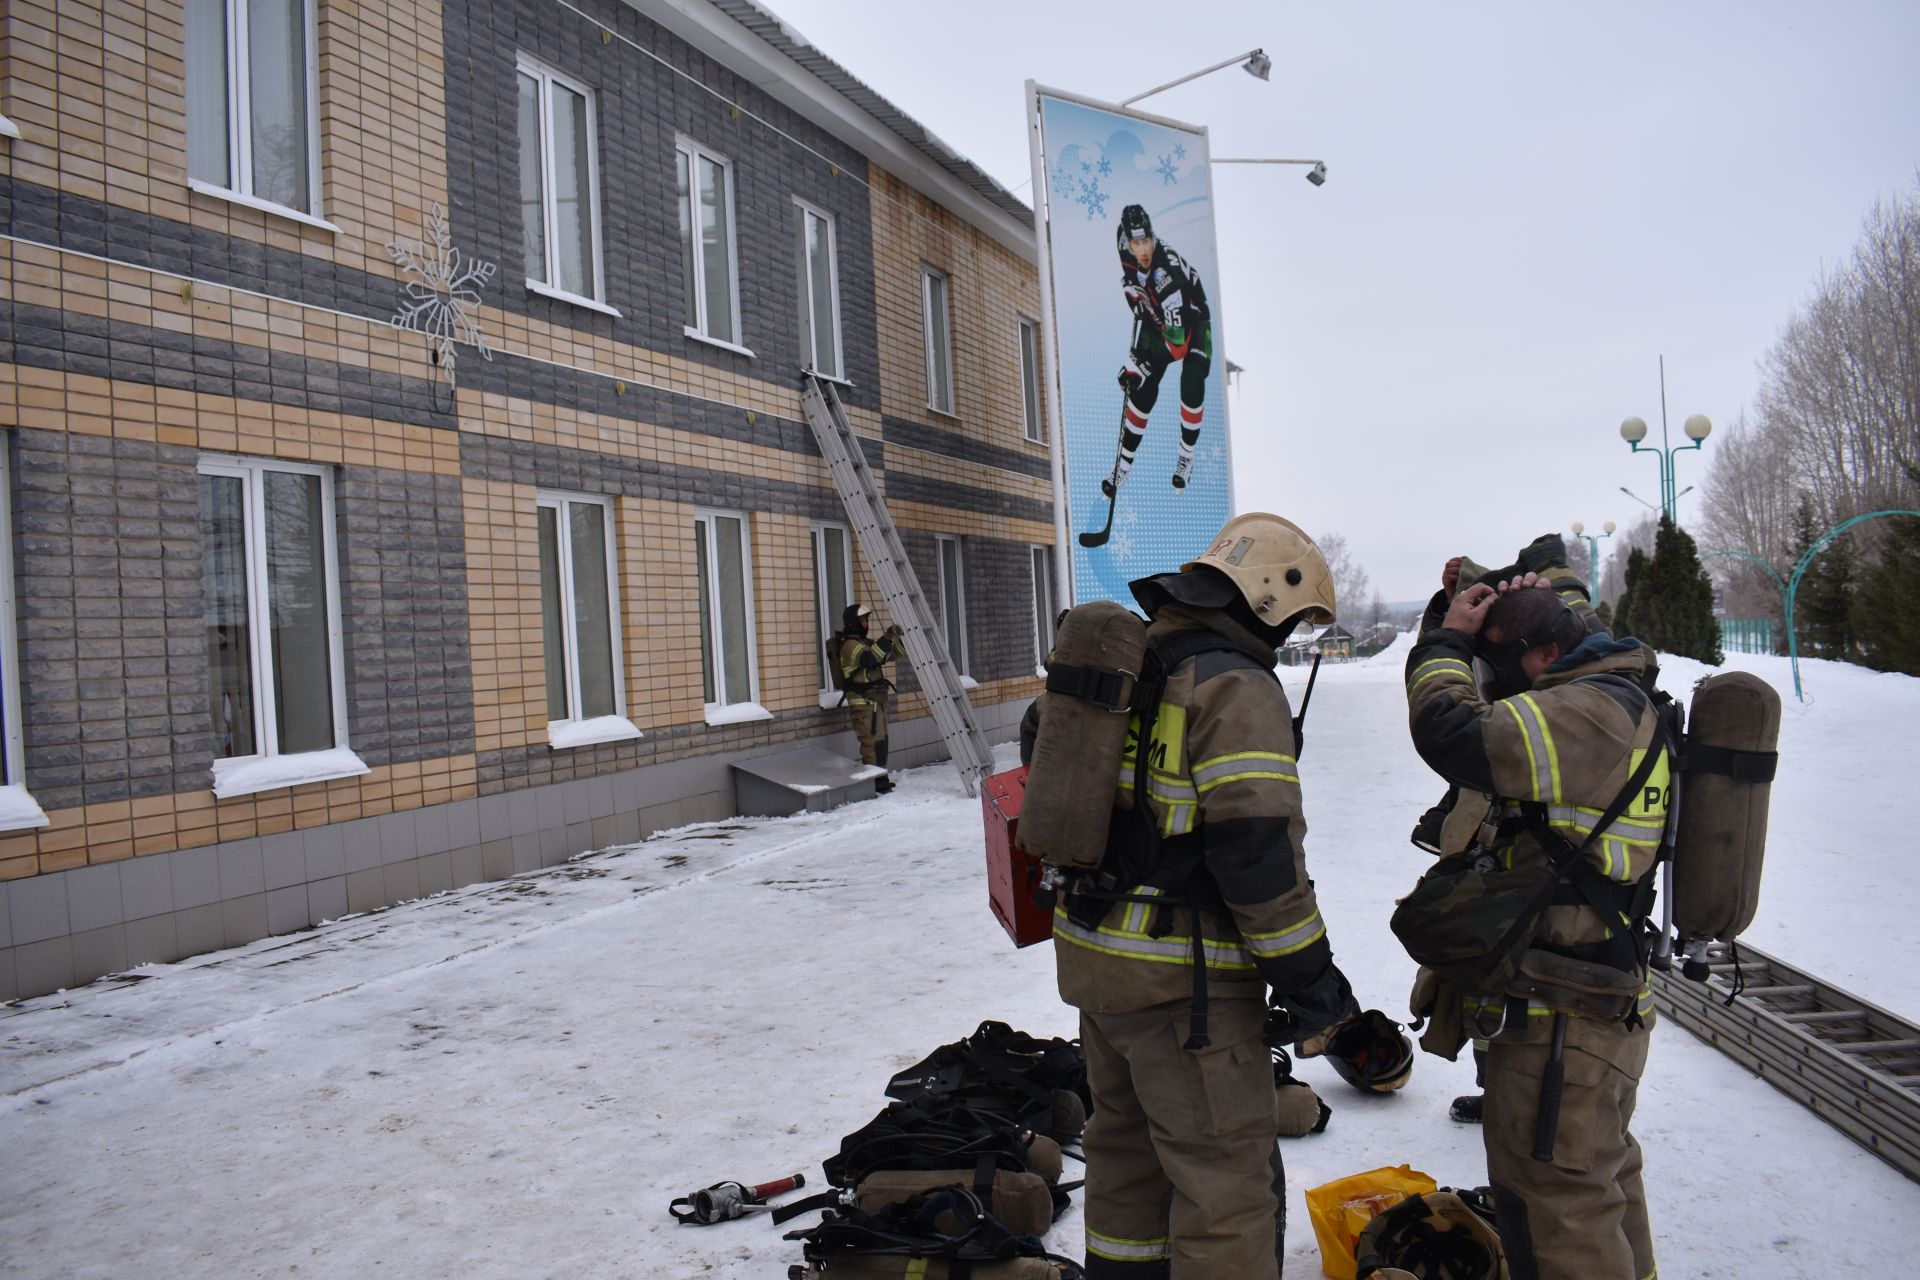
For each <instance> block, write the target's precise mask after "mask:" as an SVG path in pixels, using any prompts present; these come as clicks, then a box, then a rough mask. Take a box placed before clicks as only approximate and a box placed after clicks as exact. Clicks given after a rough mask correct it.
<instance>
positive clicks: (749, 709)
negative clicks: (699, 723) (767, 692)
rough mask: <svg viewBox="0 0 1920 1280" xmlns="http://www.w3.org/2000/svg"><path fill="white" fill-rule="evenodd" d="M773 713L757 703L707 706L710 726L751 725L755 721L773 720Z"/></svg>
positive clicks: (710, 704) (712, 704)
mask: <svg viewBox="0 0 1920 1280" xmlns="http://www.w3.org/2000/svg"><path fill="white" fill-rule="evenodd" d="M771 719H773V712H771V711H769V710H767V709H766V708H765V707H763V706H761V705H760V704H759V703H757V702H735V703H730V704H727V705H722V704H720V703H717V702H709V703H708V704H707V723H708V724H751V723H752V722H753V721H755V720H771Z"/></svg>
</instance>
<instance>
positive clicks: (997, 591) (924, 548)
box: [895, 529, 1034, 692]
mask: <svg viewBox="0 0 1920 1280" xmlns="http://www.w3.org/2000/svg"><path fill="white" fill-rule="evenodd" d="M900 541H901V542H902V543H904V544H905V545H906V548H907V559H908V560H909V561H910V562H912V564H913V572H914V575H915V576H916V577H918V578H919V579H920V589H921V591H923V592H925V593H926V597H927V604H928V605H929V606H931V607H932V608H933V610H934V613H935V615H936V616H937V615H938V614H939V610H940V604H939V601H938V600H937V599H936V598H935V597H936V596H937V594H938V592H939V590H940V562H939V557H938V553H937V552H936V551H935V550H934V535H933V534H931V533H924V532H922V531H920V530H918V529H902V530H901V531H900ZM960 559H961V564H962V567H963V568H964V570H965V573H966V581H965V583H964V586H963V589H964V591H965V592H966V615H967V674H968V675H970V676H972V677H973V678H974V679H975V680H978V681H980V682H981V683H982V684H985V683H987V682H988V681H990V680H1006V679H1011V678H1013V677H1016V676H1031V675H1032V674H1033V669H1034V662H1033V658H1034V654H1033V569H1032V566H1031V564H1030V563H1029V561H1028V559H1027V544H1026V543H1024V542H1008V541H1006V540H1005V539H1002V538H983V537H963V538H961V539H960ZM895 683H896V684H898V685H899V686H900V688H901V690H902V691H903V692H907V691H913V690H917V689H919V687H920V683H919V681H918V680H917V679H916V678H915V677H914V675H913V664H912V663H911V662H908V661H907V660H905V659H904V658H903V659H902V660H901V662H900V675H899V676H897V677H896V678H895Z"/></svg>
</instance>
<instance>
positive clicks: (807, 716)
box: [0, 0, 1053, 997]
mask: <svg viewBox="0 0 1920 1280" xmlns="http://www.w3.org/2000/svg"><path fill="white" fill-rule="evenodd" d="M437 209H444V211H445V213H444V223H439V222H436V210H437ZM442 230H443V231H444V237H445V239H444V244H442V242H441V241H440V239H439V236H440V234H441V232H442ZM407 242H420V243H419V244H418V245H417V246H410V245H409V244H408V243H407ZM389 246H398V247H400V248H402V249H406V248H409V247H413V248H416V252H415V254H414V255H413V257H412V258H410V259H406V260H405V261H396V256H397V255H396V254H394V253H393V252H391V251H390V247H389ZM442 248H445V249H447V250H450V251H451V253H457V255H458V258H457V263H456V267H458V266H466V265H471V264H474V263H492V264H495V265H496V266H497V270H494V271H492V272H491V273H487V274H483V275H482V276H481V277H480V278H477V279H473V280H471V281H469V284H470V287H471V292H472V297H471V299H469V303H470V305H467V304H463V305H459V306H454V307H450V308H441V309H436V307H435V306H434V305H433V304H434V303H435V302H436V300H440V299H445V298H449V297H455V295H453V294H447V293H445V292H444V291H441V290H438V289H435V288H430V287H428V285H427V284H426V283H423V279H424V277H423V275H422V272H421V270H415V268H416V267H419V268H422V269H423V270H424V272H425V273H426V275H431V274H432V273H433V272H434V271H435V270H436V269H437V266H438V265H439V264H443V263H444V262H446V261H448V260H452V259H451V257H450V254H448V255H443V254H442V253H440V252H438V250H441V249H442ZM398 256H399V257H401V258H405V255H404V254H402V255H398ZM410 283H412V284H413V285H414V293H413V294H412V295H409V294H408V293H407V289H408V286H409V284H410ZM456 283H458V282H456ZM409 296H411V297H413V298H414V299H415V300H420V299H423V298H424V300H425V301H426V303H427V304H428V305H427V306H426V307H425V308H424V310H423V312H422V314H421V317H420V319H419V320H418V321H417V322H416V323H417V324H420V325H430V324H431V323H432V322H433V321H434V320H435V319H436V318H437V319H438V320H439V321H441V322H444V323H446V324H450V325H453V326H455V327H457V326H459V325H460V324H461V323H463V322H465V321H469V320H470V321H471V323H472V324H473V325H475V326H477V333H478V335H479V336H480V337H481V338H482V339H483V340H484V343H485V347H486V350H485V351H484V352H483V351H482V350H481V349H480V348H479V347H477V346H475V345H472V344H471V343H466V344H462V345H458V346H456V347H454V348H453V355H454V357H455V359H454V361H453V362H451V364H450V365H449V362H446V361H443V360H442V359H441V358H440V356H439V348H438V347H437V345H436V343H435V342H434V341H433V340H431V339H430V338H429V337H428V336H426V335H425V334H423V333H421V332H415V331H409V330H403V329H399V328H396V327H395V326H394V324H393V323H391V322H392V321H393V319H394V318H395V316H396V315H397V314H400V313H402V312H403V311H404V310H405V308H406V306H407V300H408V298H409ZM456 300H457V298H456ZM1037 310H1038V285H1037V281H1036V278H1035V275H1034V268H1033V263H1032V221H1031V214H1030V213H1029V212H1028V210H1027V209H1026V208H1025V207H1024V206H1023V205H1021V204H1020V202H1019V201H1018V200H1016V199H1015V198H1013V197H1012V196H1010V195H1009V194H1008V193H1007V192H1005V191H1004V190H1002V189H1001V188H1000V187H998V186H997V185H996V184H994V183H993V182H992V181H991V180H990V179H988V178H987V177H986V176H985V175H984V174H983V173H981V172H980V171H979V170H977V169H975V168H974V167H973V166H972V165H970V164H969V163H968V162H966V161H965V160H964V159H962V158H960V157H958V156H955V155H953V154H952V153H951V152H949V151H948V150H947V149H946V148H944V147H943V146H942V145H941V144H940V143H939V142H938V141H937V140H935V139H934V138H933V137H932V136H931V135H929V134H928V133H927V132H926V131H925V130H924V129H922V128H921V127H920V126H918V125H917V124H915V123H914V122H913V121H912V120H911V119H909V118H907V117H906V116H904V115H903V114H901V113H900V112H899V110H898V109H897V108H895V107H893V106H892V105H891V104H889V103H887V102H886V101H885V100H884V99H882V98H880V97H879V96H878V95H876V94H874V93H873V92H872V91H871V90H869V89H867V88H866V87H865V86H864V85H862V84H861V83H860V82H859V81H858V80H856V79H854V78H853V77H852V76H851V75H849V74H848V73H847V72H846V71H845V70H843V69H842V68H840V67H839V66H837V65H836V64H834V63H833V62H831V61H830V60H828V59H827V58H825V57H824V56H822V55H821V54H820V53H819V52H818V51H816V50H815V49H813V48H812V47H811V46H810V45H808V44H806V43H805V42H804V41H802V40H800V39H799V38H798V37H797V36H796V35H795V34H794V33H792V32H791V30H790V29H788V28H786V27H784V26H783V25H782V24H781V23H780V22H779V21H778V20H777V19H776V18H774V17H773V16H772V15H771V14H769V13H767V12H766V11H765V10H763V9H760V8H759V7H757V6H756V5H755V4H754V3H752V0H632V2H631V3H619V2H617V0H472V2H471V3H458V2H456V3H452V4H448V5H446V6H444V7H443V6H442V5H440V4H438V3H435V2H434V0H371V2H369V3H363V4H356V5H338V4H335V3H333V2H332V0H248V2H246V3H242V2H241V0H157V2H150V3H144V4H133V3H127V2H124V0H58V2H57V3H56V2H55V0H11V2H10V3H9V5H8V6H7V8H6V11H5V14H4V17H0V426H3V427H4V428H6V430H5V432H4V443H5V449H4V452H3V453H0V466H3V467H4V475H3V477H0V478H3V479H4V484H0V500H4V502H5V504H6V507H7V511H6V518H7V526H8V527H9V528H10V530H11V537H10V538H9V539H6V540H4V541H3V542H0V548H4V552H5V555H4V556H0V588H3V590H0V691H3V693H4V702H3V704H0V714H3V716H4V740H5V750H4V756H3V757H0V772H4V779H0V782H3V783H4V785H0V997H12V996H16V995H32V994H38V993H41V992H45V991H49V990H52V989H54V988H57V987H60V986H64V985H71V984H74V983H77V982H84V981H87V980H89V979H91V978H93V977H95V976H98V975H100V974H103V973H109V972H114V971H117V970H119V969H123V968H126V967H129V966H132V965H137V964H140V963H143V962H149V961H168V960H173V959H177V958H179V957H182V956H186V955H191V954H195V953H198V952H203V951H207V950H211V949H214V948H218V947H221V946H226V945H234V944H237V943H242V942H246V941H250V940H252V939H256V938H260V937H264V936H267V935H269V934H272V933H282V932H287V931H291V930H294V929H299V928H303V927H305V926H307V925H309V924H311V923H314V922H317V921H319V920H322V919H327V918H332V917H336V916H339V915H342V914H345V913H347V912H351V911H364V910H369V909H372V908H376V907H380V906H383V905H386V904H389V903H393V902H397V901H401V900H404V899H407V898H412V897H417V896H420V895H422V894H426V893H432V892H435V891H438V890H442V889H446V888H450V887H454V886H458V885H462V884H467V883H470V882H473V881H477V880H482V879H490V878H498V877H503V876H507V875H510V874H513V873H515V872H517V871H524V870H529V869H532V868H535V867H538V866H542V865H548V864H552V863H555V862H558V861H561V860H564V859H565V858H566V857H568V856H570V855H572V854H575V853H578V852H580V851H582V850H586V849H590V848H595V847H599V846H604V845H607V844H612V843H617V842H621V841H628V840H634V839H638V838H640V837H642V836H644V835H646V834H648V833H649V832H651V831H654V830H658V829H661V828H664V827H668V826H673V825H679V824H682V823H685V822H689V821H695V820H700V819H710V818H718V817H724V816H727V815H730V814H732V813H733V812H735V808H734V792H733V781H732V774H731V770H730V768H729V764H730V762H732V761H734V760H738V759H741V758H743V757H746V756H750V755H754V754H759V753H765V752H769V751H774V750H781V749H785V748H787V747H788V746H790V745H791V744H793V743H796V742H801V741H811V740H820V741H826V742H831V743H833V744H835V745H837V746H838V747H840V748H841V749H842V750H846V751H850V750H851V735H850V734H848V733H846V731H845V721H844V713H843V712H840V711H836V710H830V709H828V707H827V704H828V702H829V701H830V699H829V698H827V697H826V696H824V693H823V686H824V684H825V673H824V670H823V663H822V659H821V639H822V636H823V634H824V633H825V632H826V631H830V630H831V629H832V625H833V622H832V621H829V620H828V618H829V615H830V614H832V615H837V608H834V607H830V606H833V605H835V604H837V602H838V601H840V600H843V599H844V598H845V597H846V596H847V595H848V594H849V593H851V594H852V595H854V596H856V597H859V598H862V599H867V600H876V598H877V594H878V593H877V592H876V591H875V590H874V588H873V585H872V582H871V580H870V578H869V574H868V571H867V569H866V567H865V565H864V563H863V561H862V559H861V556H860V555H859V554H858V552H857V550H853V549H852V548H850V546H849V543H850V537H849V535H848V532H847V529H846V523H845V514H844V512H843V510H842V507H841V504H840V502H839V499H838V497H837V495H836V494H835V492H834V490H833V488H832V485H831V482H830V480H829V478H828V475H827V472H826V469H825V467H824V465H823V463H822V461H821V459H820V457H819V455H818V452H817V450H816V447H815V445H814V442H813V439H812V435H811V433H810V431H809V429H808V427H807V426H806V424H805V420H804V417H803V414H802V410H801V399H800V386H801V371H802V370H803V369H807V368H811V369H814V370H817V371H818V372H820V373H822V374H824V375H829V376H832V377H835V378H838V379H840V380H841V381H842V384H843V385H842V387H841V394H842V397H843V399H844V400H845V402H846V404H847V406H848V412H849V414H850V416H851V419H852V421H853V423H854V426H855V428H856V430H857V431H858V432H859V433H860V435H861V437H862V440H863V442H864V445H865V449H866V452H867V455H868V458H869V460H870V461H871V462H872V464H873V466H874V469H875V471H876V473H877V475H878V476H879V477H880V479H881V483H882V485H883V488H884V490H885V492H886V494H887V497H888V503H889V506H890V508H891V510H892V513H893V516H894V519H895V520H896V521H897V522H898V524H899V525H900V527H901V531H902V536H903V538H904V540H905V542H906V544H907V546H908V548H909V552H910V554H911V555H912V557H913V559H914V561H915V568H916V570H917V573H918V576H919V578H920V581H921V583H922V585H923V587H924V589H925V590H926V592H927V595H928V597H929V600H930V601H931V602H932V603H933V604H934V607H935V609H936V611H937V612H938V613H939V614H940V621H941V628H942V630H943V632H945V634H946V636H947V638H948V642H949V647H950V648H951V649H952V650H953V651H954V653H953V656H954V658H955V661H956V662H957V663H958V665H959V667H960V669H961V670H962V671H963V672H965V673H966V674H967V675H968V676H970V677H971V679H972V680H973V681H975V682H977V687H976V688H975V689H974V690H973V694H972V697H973V702H974V708H975V712H976V716H977V718H978V719H979V721H980V723H981V725H982V727H983V728H984V729H986V730H987V732H988V733H989V736H991V737H998V738H1004V737H1006V736H1008V734H1009V732H1010V731H1011V728H1012V726H1013V724H1014V723H1015V722H1016V721H1017V718H1018V716H1019V713H1020V710H1021V708H1022V707H1023V706H1024V704H1025V702H1026V701H1027V700H1028V699H1029V698H1031V697H1032V695H1033V694H1034V692H1036V690H1037V683H1038V682H1037V681H1036V679H1035V667H1036V665H1037V655H1038V654H1039V653H1043V652H1044V651H1045V643H1046V642H1045V639H1044V637H1043V636H1042V634H1041V632H1042V631H1043V630H1044V629H1045V627H1046V626H1047V623H1048V619H1047V614H1048V612H1049V607H1048V604H1047V593H1046V589H1045V586H1044V584H1043V585H1041V586H1039V587H1038V588H1036V576H1037V575H1038V576H1041V577H1044V575H1045V573H1047V572H1049V570H1048V565H1049V564H1050V562H1051V561H1050V556H1051V549H1050V544H1051V543H1052V542H1053V523H1052V488H1051V484H1050V481H1049V478H1048V477H1049V469H1048V462H1047V449H1046V446H1045V444H1044V442H1043V434H1044V433H1043V430H1042V427H1041V423H1043V422H1044V415H1043V414H1042V413H1041V411H1040V406H1039V404H1038V391H1037V388H1038V384H1039V381H1040V380H1039V377H1038V376H1037V373H1036V372H1035V370H1034V368H1033V362H1034V360H1035V352H1036V339H1035V333H1034V330H1033V326H1032V322H1031V320H1030V319H1028V317H1031V316H1033V315H1035V314H1037ZM833 621H837V616H836V617H835V618H834V619H833ZM901 684H902V691H903V695H904V696H903V697H902V699H901V702H900V706H899V708H898V711H897V713H896V718H895V719H896V723H895V727H894V731H893V739H894V747H895V751H894V754H895V758H896V760H897V761H899V762H902V763H916V762H920V761H925V760H930V759H934V758H937V757H938V756H940V755H941V754H943V748H942V746H941V743H940V741H939V738H938V735H937V733H936V732H935V731H934V730H933V728H932V725H931V721H930V719H929V718H928V717H927V716H926V715H925V706H924V702H923V701H922V700H921V699H919V698H918V697H917V696H916V695H915V693H914V691H913V690H914V686H913V682H912V677H911V672H910V671H905V672H903V673H902V677H901Z"/></svg>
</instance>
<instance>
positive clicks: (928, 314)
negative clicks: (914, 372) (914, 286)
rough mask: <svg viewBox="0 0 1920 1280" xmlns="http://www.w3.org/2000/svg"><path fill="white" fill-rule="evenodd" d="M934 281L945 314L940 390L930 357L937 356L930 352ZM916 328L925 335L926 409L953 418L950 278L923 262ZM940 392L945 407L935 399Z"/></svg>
mask: <svg viewBox="0 0 1920 1280" xmlns="http://www.w3.org/2000/svg"><path fill="white" fill-rule="evenodd" d="M936 280H938V281H939V282H940V300H941V302H942V303H944V304H945V305H944V307H943V310H944V311H945V313H946V325H945V332H946V337H947V344H946V352H945V355H946V361H947V381H946V386H945V387H944V388H942V387H940V386H939V385H938V384H937V381H936V379H935V378H934V358H935V355H936V354H937V353H936V352H935V350H934V342H933V283H934V281H936ZM920 327H921V329H922V330H923V331H924V333H925V340H924V343H923V346H924V348H925V355H926V363H927V369H926V372H927V408H929V409H932V410H933V411H934V412H935V413H944V414H946V415H947V416H948V417H952V416H954V412H953V404H954V388H953V277H952V276H950V275H948V274H947V273H946V272H944V271H942V270H940V269H939V268H938V267H932V266H928V265H927V264H926V263H921V264H920ZM942 390H945V392H946V393H947V394H946V403H945V404H942V403H941V402H940V400H939V398H938V393H939V392H940V391H942Z"/></svg>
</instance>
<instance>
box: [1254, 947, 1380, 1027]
mask: <svg viewBox="0 0 1920 1280" xmlns="http://www.w3.org/2000/svg"><path fill="white" fill-rule="evenodd" d="M1273 1003H1274V1007H1275V1009H1276V1011H1277V1012H1278V1013H1279V1015H1281V1017H1282V1018H1283V1019H1284V1020H1285V1022H1286V1025H1287V1028H1288V1029H1287V1031H1286V1034H1288V1035H1289V1036H1290V1038H1292V1039H1294V1040H1307V1039H1310V1038H1312V1037H1314V1036H1317V1035H1318V1034H1319V1033H1320V1032H1322V1031H1325V1030H1326V1029H1327V1028H1329V1027H1332V1026H1334V1025H1336V1024H1337V1023H1340V1022H1343V1021H1345V1020H1346V1019H1348V1018H1351V1017H1352V1016H1353V1015H1354V1014H1356V1013H1358V1012H1360V1002H1359V1001H1357V1000H1355V999H1354V998H1353V987H1352V985H1351V984H1350V983H1348V981H1347V975H1346V974H1344V973H1342V972H1340V966H1339V965H1336V964H1335V963H1333V961H1331V960H1329V961H1327V967H1326V968H1325V969H1323V970H1321V971H1320V976H1319V977H1318V978H1315V979H1314V980H1313V981H1312V982H1311V983H1309V984H1308V985H1306V986H1305V987H1302V988H1300V989H1299V990H1297V991H1286V992H1280V993H1277V994H1276V995H1275V996H1274V1001H1273ZM1270 1030H1278V1028H1271V1024H1270Z"/></svg>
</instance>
